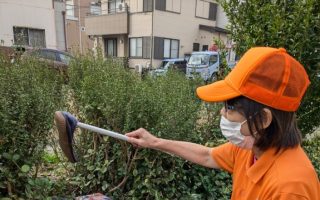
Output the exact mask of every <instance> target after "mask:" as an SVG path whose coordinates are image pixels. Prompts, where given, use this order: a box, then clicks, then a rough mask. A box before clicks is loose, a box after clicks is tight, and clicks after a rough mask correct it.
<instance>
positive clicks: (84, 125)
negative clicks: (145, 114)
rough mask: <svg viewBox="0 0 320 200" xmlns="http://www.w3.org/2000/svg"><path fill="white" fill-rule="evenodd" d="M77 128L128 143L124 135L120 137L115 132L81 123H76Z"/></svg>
mask: <svg viewBox="0 0 320 200" xmlns="http://www.w3.org/2000/svg"><path fill="white" fill-rule="evenodd" d="M77 126H79V127H80V128H84V129H87V130H90V131H93V132H96V133H100V134H101V135H107V136H110V137H114V138H117V139H120V140H124V141H128V137H127V136H125V135H122V134H120V133H116V132H113V131H109V130H106V129H102V128H98V127H95V126H91V125H89V124H84V123H81V122H78V123H77Z"/></svg>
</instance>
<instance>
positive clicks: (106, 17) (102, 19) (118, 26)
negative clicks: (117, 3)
mask: <svg viewBox="0 0 320 200" xmlns="http://www.w3.org/2000/svg"><path fill="white" fill-rule="evenodd" d="M85 26H86V33H87V35H116V34H128V9H123V10H121V11H119V10H115V11H110V10H108V13H107V14H100V15H88V16H87V17H86V18H85Z"/></svg>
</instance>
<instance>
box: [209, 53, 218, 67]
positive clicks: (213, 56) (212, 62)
mask: <svg viewBox="0 0 320 200" xmlns="http://www.w3.org/2000/svg"><path fill="white" fill-rule="evenodd" d="M217 61H218V56H217V55H212V56H210V58H209V65H213V64H214V63H216V62H217Z"/></svg>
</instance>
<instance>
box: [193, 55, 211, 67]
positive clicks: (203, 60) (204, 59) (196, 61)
mask: <svg viewBox="0 0 320 200" xmlns="http://www.w3.org/2000/svg"><path fill="white" fill-rule="evenodd" d="M208 62H209V56H208V55H205V54H194V55H191V57H190V59H189V63H188V64H191V65H206V64H208Z"/></svg>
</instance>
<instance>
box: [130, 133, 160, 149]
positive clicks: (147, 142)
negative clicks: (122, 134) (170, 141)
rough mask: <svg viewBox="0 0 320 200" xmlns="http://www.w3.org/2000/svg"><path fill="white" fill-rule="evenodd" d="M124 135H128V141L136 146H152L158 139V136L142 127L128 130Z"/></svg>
mask: <svg viewBox="0 0 320 200" xmlns="http://www.w3.org/2000/svg"><path fill="white" fill-rule="evenodd" d="M126 136H128V139H129V140H128V142H130V143H131V144H133V145H134V146H138V147H145V148H154V147H155V145H156V143H157V142H158V141H159V138H157V137H155V136H154V135H152V134H151V133H149V132H148V131H147V130H145V129H144V128H139V129H138V130H135V131H132V132H129V133H127V134H126Z"/></svg>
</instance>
